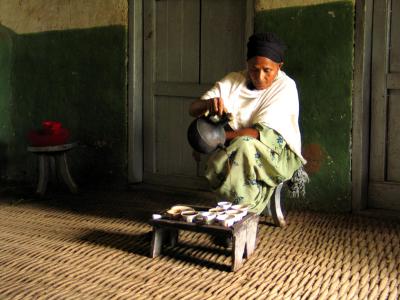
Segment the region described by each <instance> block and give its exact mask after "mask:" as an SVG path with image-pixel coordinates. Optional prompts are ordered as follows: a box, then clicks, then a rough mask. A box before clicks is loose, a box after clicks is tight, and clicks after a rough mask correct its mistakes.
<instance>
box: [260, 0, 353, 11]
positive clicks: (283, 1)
mask: <svg viewBox="0 0 400 300" xmlns="http://www.w3.org/2000/svg"><path fill="white" fill-rule="evenodd" d="M354 1H355V0H351V2H353V3H354ZM332 2H338V0H256V1H255V10H256V12H259V11H263V10H271V9H278V8H288V7H294V6H299V7H300V6H308V5H317V4H328V3H332Z"/></svg>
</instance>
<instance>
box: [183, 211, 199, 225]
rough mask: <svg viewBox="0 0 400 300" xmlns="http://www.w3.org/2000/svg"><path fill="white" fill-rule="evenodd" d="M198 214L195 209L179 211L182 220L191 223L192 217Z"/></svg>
mask: <svg viewBox="0 0 400 300" xmlns="http://www.w3.org/2000/svg"><path fill="white" fill-rule="evenodd" d="M197 215H198V213H197V212H196V211H193V210H186V211H183V212H181V216H182V218H183V220H185V221H186V222H189V223H193V220H194V218H195V217H196V216H197Z"/></svg>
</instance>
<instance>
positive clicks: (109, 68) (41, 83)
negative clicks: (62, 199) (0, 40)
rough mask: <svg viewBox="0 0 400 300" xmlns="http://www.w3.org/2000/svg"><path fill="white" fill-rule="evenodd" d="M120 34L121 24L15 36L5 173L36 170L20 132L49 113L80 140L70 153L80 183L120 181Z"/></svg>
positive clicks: (123, 82) (123, 111)
mask: <svg viewBox="0 0 400 300" xmlns="http://www.w3.org/2000/svg"><path fill="white" fill-rule="evenodd" d="M126 37H127V34H126V27H125V26H122V25H121V26H119V25H116V26H108V27H99V28H92V29H79V30H63V31H51V32H41V33H32V34H21V35H15V36H14V39H13V42H14V49H13V56H14V57H15V60H14V64H13V65H12V72H11V73H12V78H11V89H12V106H11V108H10V111H9V116H8V118H9V125H7V126H10V127H11V128H12V129H13V130H15V136H13V139H12V141H10V143H9V151H8V158H7V159H8V161H9V162H10V164H9V165H10V166H11V167H12V168H11V169H10V168H9V171H8V176H9V177H10V178H11V179H17V180H25V179H27V180H31V179H32V178H33V177H34V176H35V172H36V170H35V166H36V164H35V158H34V157H33V155H32V154H29V153H27V151H26V146H27V139H26V134H27V132H28V131H29V130H30V129H32V128H37V127H39V126H40V124H41V121H42V120H44V119H48V120H58V121H61V122H62V123H63V125H64V127H66V128H68V129H70V131H71V133H72V140H75V141H80V142H81V143H82V146H81V147H79V148H78V149H76V150H73V151H71V152H70V162H71V165H72V172H73V175H74V178H76V179H77V181H78V182H86V181H93V182H99V180H110V181H121V180H126V169H127V150H126V149H127V126H126V124H127V102H126V101H127V100H126V93H127V92H126V91H127V74H126V47H127V41H126ZM0 76H1V75H0ZM0 105H3V101H1V104H0ZM1 122H2V123H8V122H7V121H3V120H2V121H1Z"/></svg>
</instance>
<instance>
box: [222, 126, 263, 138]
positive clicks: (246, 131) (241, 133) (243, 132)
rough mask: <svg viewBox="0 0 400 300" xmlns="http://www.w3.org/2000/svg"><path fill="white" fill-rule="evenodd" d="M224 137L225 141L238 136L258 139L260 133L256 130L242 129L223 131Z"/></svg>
mask: <svg viewBox="0 0 400 300" xmlns="http://www.w3.org/2000/svg"><path fill="white" fill-rule="evenodd" d="M225 136H226V140H227V141H230V140H233V139H234V138H235V137H238V136H250V137H253V138H255V139H259V138H260V133H259V132H258V130H257V129H254V128H243V129H239V130H227V131H225Z"/></svg>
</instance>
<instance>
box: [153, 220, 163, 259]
mask: <svg viewBox="0 0 400 300" xmlns="http://www.w3.org/2000/svg"><path fill="white" fill-rule="evenodd" d="M163 233H164V230H163V229H162V228H157V227H153V237H152V240H151V249H150V257H151V258H153V257H156V256H158V255H160V253H161V248H162V242H163Z"/></svg>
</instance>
